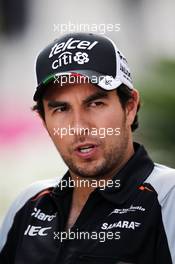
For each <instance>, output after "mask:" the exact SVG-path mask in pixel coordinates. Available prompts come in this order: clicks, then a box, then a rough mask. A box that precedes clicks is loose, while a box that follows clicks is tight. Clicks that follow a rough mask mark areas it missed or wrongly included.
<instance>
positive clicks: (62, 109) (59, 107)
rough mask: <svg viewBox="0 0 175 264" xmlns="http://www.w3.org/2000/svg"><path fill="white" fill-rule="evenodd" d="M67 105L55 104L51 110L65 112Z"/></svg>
mask: <svg viewBox="0 0 175 264" xmlns="http://www.w3.org/2000/svg"><path fill="white" fill-rule="evenodd" d="M67 109H68V107H66V106H64V105H60V106H57V107H56V108H54V110H53V112H54V113H55V112H59V113H61V112H65V111H67Z"/></svg>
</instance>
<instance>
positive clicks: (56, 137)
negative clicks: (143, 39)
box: [43, 83, 136, 178]
mask: <svg viewBox="0 0 175 264" xmlns="http://www.w3.org/2000/svg"><path fill="white" fill-rule="evenodd" d="M43 104H44V110H45V126H46V128H47V130H48V132H49V135H50V137H51V139H52V140H53V142H54V144H55V146H56V148H57V150H58V151H59V153H60V155H61V156H62V158H63V160H64V162H65V163H66V164H67V166H68V167H69V169H70V171H71V172H72V173H73V174H75V175H77V176H81V177H85V178H86V177H91V178H100V177H104V176H106V177H107V176H109V175H110V174H111V173H112V172H113V171H115V170H116V168H120V167H121V165H123V162H124V161H125V159H126V157H127V155H128V151H129V147H130V146H129V145H131V128H130V125H131V124H132V122H133V119H134V116H135V112H136V106H128V107H126V109H125V110H124V109H123V108H122V106H121V103H120V101H119V97H118V95H117V94H116V91H115V90H114V91H104V90H102V89H100V88H98V87H97V86H95V85H92V84H88V83H85V84H74V85H70V84H69V85H65V86H64V87H59V86H54V87H49V89H48V90H47V92H46V94H45V96H44V99H43ZM63 128H64V134H66V131H67V135H64V136H63V135H62V136H61V135H60V134H61V129H63ZM69 128H72V130H69ZM109 128H110V129H109ZM73 129H74V130H73ZM80 129H82V130H80ZM119 129H120V130H119ZM58 131H59V132H58ZM62 131H63V130H62ZM109 131H110V132H109ZM112 131H113V132H112ZM118 132H120V135H118V134H119V133H118Z"/></svg>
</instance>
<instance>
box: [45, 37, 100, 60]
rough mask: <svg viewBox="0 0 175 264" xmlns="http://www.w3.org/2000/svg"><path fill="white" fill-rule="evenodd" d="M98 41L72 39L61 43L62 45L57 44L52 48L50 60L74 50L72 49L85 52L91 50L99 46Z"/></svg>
mask: <svg viewBox="0 0 175 264" xmlns="http://www.w3.org/2000/svg"><path fill="white" fill-rule="evenodd" d="M97 43H98V41H93V42H90V41H87V40H82V41H81V40H79V39H74V38H70V39H68V41H67V42H61V43H59V44H58V43H56V44H55V45H54V46H53V47H52V48H51V52H50V54H49V58H51V57H52V56H54V55H56V54H58V53H60V52H62V51H65V50H66V49H67V50H72V49H83V50H86V49H87V50H91V49H92V48H93V47H95V45H97Z"/></svg>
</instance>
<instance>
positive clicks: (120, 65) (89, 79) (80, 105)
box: [0, 33, 175, 264]
mask: <svg viewBox="0 0 175 264" xmlns="http://www.w3.org/2000/svg"><path fill="white" fill-rule="evenodd" d="M36 72H37V81H38V86H37V89H36V92H35V95H34V100H35V101H36V105H35V106H34V110H36V111H37V112H38V113H39V115H40V117H41V118H42V120H43V124H44V126H45V128H46V130H47V131H48V133H49V135H50V137H51V139H52V141H53V143H54V144H55V146H56V148H57V149H58V151H59V153H60V155H61V156H62V158H63V160H64V161H65V163H66V164H67V166H68V171H67V173H66V174H65V176H64V177H63V178H62V180H61V181H58V180H48V181H43V182H39V183H36V184H33V185H32V186H30V187H29V188H28V189H27V190H26V192H24V193H23V194H21V196H19V197H18V199H17V200H16V201H15V202H14V204H13V205H12V207H11V209H10V210H9V213H8V214H7V216H6V218H5V220H4V223H3V226H2V229H1V243H0V247H1V253H0V263H15V264H16V263H25V264H28V263H32V264H35V263H37V264H40V263H42V264H43V263H50V264H52V263H53V264H54V263H63V264H68V263H70V264H71V263H72V264H73V263H76V264H79V263H82V264H83V263H84V264H85V263H91V264H98V263H99V264H105V263H106V264H117V263H118V264H119V263H120V264H122V263H123V264H124V263H125V264H129V263H130V264H132V263H138V264H148V263H149V264H155V263H157V264H169V263H175V226H174V215H175V203H174V199H175V187H174V186H175V170H174V169H171V168H168V167H166V166H163V165H159V164H154V163H153V162H152V161H151V159H150V158H149V156H148V154H147V152H146V151H145V149H144V147H143V146H141V145H139V144H138V143H133V139H132V131H134V130H135V129H136V128H137V126H138V120H137V112H138V110H139V105H140V103H139V102H140V100H139V93H138V91H137V90H136V89H134V87H133V84H132V79H131V73H130V69H129V67H128V63H127V60H126V58H125V57H124V55H123V54H122V53H121V52H120V51H119V50H118V48H117V47H116V46H115V44H114V43H113V42H112V41H111V40H110V39H108V38H106V37H102V36H98V35H94V34H82V33H76V34H68V35H65V36H63V37H61V38H59V39H56V40H55V41H54V42H53V43H51V44H50V45H49V46H47V47H46V48H45V49H44V50H43V51H42V52H41V53H40V54H39V56H38V58H37V63H36Z"/></svg>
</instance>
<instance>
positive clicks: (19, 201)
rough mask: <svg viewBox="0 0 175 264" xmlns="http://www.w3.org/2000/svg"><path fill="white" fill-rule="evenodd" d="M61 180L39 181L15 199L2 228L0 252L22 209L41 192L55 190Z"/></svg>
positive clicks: (0, 231) (0, 230) (0, 232)
mask: <svg viewBox="0 0 175 264" xmlns="http://www.w3.org/2000/svg"><path fill="white" fill-rule="evenodd" d="M60 179H61V178H60ZM60 179H58V178H56V179H51V180H42V181H37V182H35V183H33V184H31V185H29V186H28V188H26V189H25V190H23V191H22V192H21V194H20V195H19V196H18V197H17V198H16V199H15V201H14V202H13V203H12V205H11V206H10V208H9V210H8V212H7V214H6V216H5V217H4V220H3V223H2V226H1V228H0V237H1V240H0V250H1V249H2V248H3V246H4V244H5V241H6V239H7V235H8V232H9V230H10V229H11V227H12V225H13V221H14V218H15V216H16V214H17V213H18V212H19V211H20V210H21V209H22V207H23V206H24V205H25V204H26V203H27V201H29V200H30V199H31V198H33V197H35V196H36V195H37V194H40V193H41V192H42V193H43V192H45V191H47V190H48V189H49V188H54V187H55V186H56V185H57V184H58V182H59V181H60Z"/></svg>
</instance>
